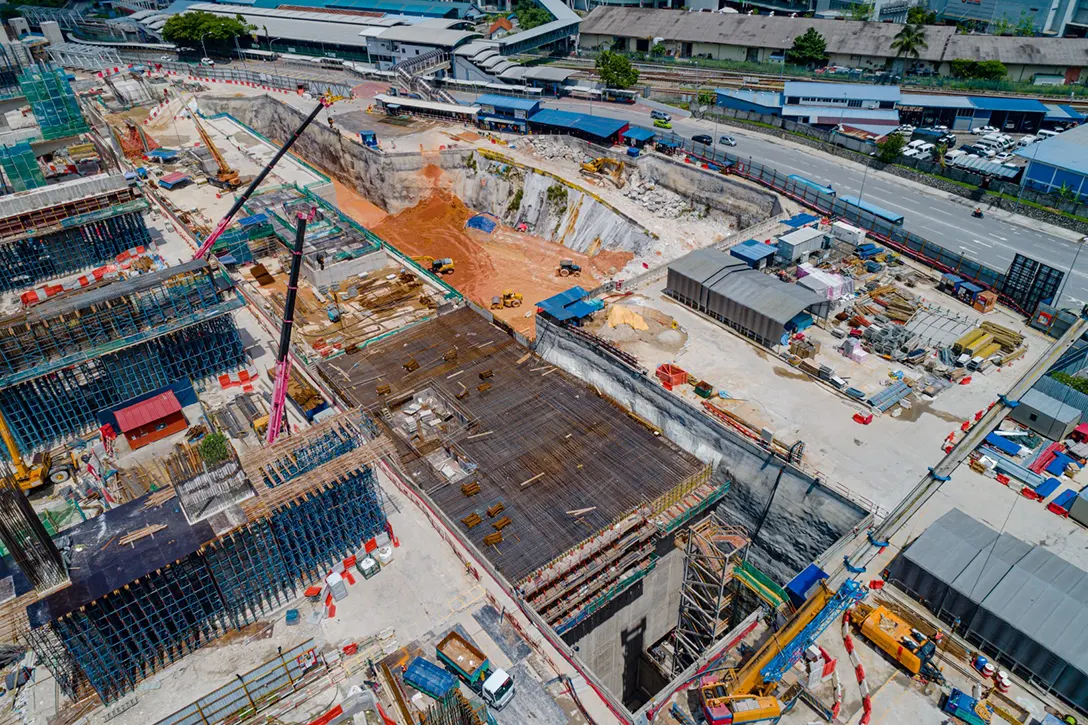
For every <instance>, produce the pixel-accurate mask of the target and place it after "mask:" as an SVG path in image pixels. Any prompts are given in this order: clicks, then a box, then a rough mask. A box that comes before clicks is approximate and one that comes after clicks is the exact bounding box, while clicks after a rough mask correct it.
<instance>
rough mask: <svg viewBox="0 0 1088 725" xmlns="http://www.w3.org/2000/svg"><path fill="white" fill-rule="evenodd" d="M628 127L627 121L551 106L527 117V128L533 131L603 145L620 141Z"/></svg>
mask: <svg viewBox="0 0 1088 725" xmlns="http://www.w3.org/2000/svg"><path fill="white" fill-rule="evenodd" d="M629 127H630V124H628V123H627V121H619V120H616V119H614V118H605V117H603V116H590V115H589V114H585V113H572V112H570V111H557V110H555V109H551V108H545V109H543V110H541V111H537V112H536V113H534V114H533V115H532V116H530V117H529V130H530V131H532V132H533V133H542V134H565V135H569V136H576V137H578V138H580V139H583V140H585V141H591V142H593V143H597V144H603V145H605V146H611V145H613V144H616V143H621V142H622V140H623V135H624V133H626V131H627V129H628V128H629Z"/></svg>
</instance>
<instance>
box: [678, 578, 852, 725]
mask: <svg viewBox="0 0 1088 725" xmlns="http://www.w3.org/2000/svg"><path fill="white" fill-rule="evenodd" d="M863 593H864V589H863V588H862V587H861V585H860V584H858V583H857V582H855V581H852V580H848V581H847V582H846V583H845V584H843V586H842V587H840V589H839V591H838V592H832V591H831V590H830V589H828V588H827V585H826V584H824V583H823V582H822V581H821V582H820V583H819V584H818V585H817V588H816V590H815V591H814V592H813V593H812V595H811V596H809V598H808V599H807V600H806V601H805V603H804V604H802V605H801V607H800V608H799V609H798V610H797V611H796V612H794V613H793V615H792V616H791V617H790V618H789V620H788V621H787V622H786V624H785V626H783V627H782V629H780V630H778V631H777V632H775V633H774V634H773V635H771V637H770V638H769V639H768V640H767V641H766V642H765V643H764V644H763V646H762V647H760V648H759V650H757V651H756V653H755V654H754V655H752V656H751V657H750V658H749V659H748V661H747V662H746V663H745V664H744V666H743V667H741V668H740V669H739V670H738V669H732V668H731V669H727V670H725V673H724V674H723V675H722V676H721V678H720V679H719V680H718V681H714V678H715V676H716V675H707V676H704V677H703V679H702V682H701V687H700V688H699V697H700V701H701V702H702V706H703V716H704V717H705V718H706V721H707V722H708V723H709V725H740V724H741V723H754V722H764V721H768V722H770V721H775V720H777V719H778V718H779V717H781V715H782V703H781V702H780V701H779V700H778V698H777V697H775V696H774V693H775V690H776V688H777V686H778V682H779V681H780V680H781V679H782V676H783V675H784V674H785V673H786V671H787V670H789V668H790V667H792V666H793V665H794V664H795V663H796V662H797V661H798V660H799V659H800V658H801V655H802V653H803V652H804V651H805V649H807V648H808V647H809V646H810V645H811V644H812V643H813V642H814V641H816V638H817V637H818V636H819V635H820V633H821V632H823V630H824V629H826V628H827V626H828V625H829V624H831V622H832V621H834V620H835V618H836V617H837V616H839V615H841V614H842V612H843V611H844V610H845V609H846V608H847V607H848V606H850V605H851V604H852V603H854V602H855V601H857V600H858V599H860V597H861V596H862V594H863Z"/></svg>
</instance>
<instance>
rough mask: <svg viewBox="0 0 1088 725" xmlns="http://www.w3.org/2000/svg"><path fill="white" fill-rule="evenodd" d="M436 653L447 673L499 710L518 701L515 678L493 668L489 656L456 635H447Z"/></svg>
mask: <svg viewBox="0 0 1088 725" xmlns="http://www.w3.org/2000/svg"><path fill="white" fill-rule="evenodd" d="M435 652H436V654H437V655H438V661H439V662H441V663H442V664H444V665H445V666H446V669H447V670H449V671H450V672H451V673H453V674H454V675H456V676H457V677H458V679H460V680H461V681H462V682H464V683H465V684H466V685H468V686H469V688H471V689H472V691H473V692H475V693H477V694H478V695H480V697H482V698H483V699H484V702H486V703H487V704H488V705H490V706H491V707H493V708H495V709H496V710H501V709H502V708H504V707H505V706H506V704H507V703H508V702H510V701H511V700H512V699H514V678H513V677H511V676H510V675H509V673H507V672H506V671H505V670H502V669H499V668H492V667H491V661H490V660H488V658H487V656H486V655H485V654H484V653H483V652H481V651H480V650H479V649H478V648H477V647H476V646H475V645H474V644H472V642H469V641H468V640H467V639H465V638H464V637H462V636H461V635H460V634H458V633H457V632H456V631H453V632H450V633H449V634H447V635H446V636H445V637H444V638H443V639H442V641H441V642H439V643H438V645H437V646H436V647H435Z"/></svg>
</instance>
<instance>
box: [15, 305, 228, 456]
mask: <svg viewBox="0 0 1088 725" xmlns="http://www.w3.org/2000/svg"><path fill="white" fill-rule="evenodd" d="M245 361H246V355H245V346H244V345H243V344H242V340H241V338H240V337H239V335H238V329H237V328H236V327H235V326H234V321H233V320H232V319H231V318H230V317H229V316H228V315H225V314H223V315H222V316H220V317H216V318H213V319H210V320H204V321H201V322H199V323H198V324H196V325H193V326H191V327H186V328H184V329H181V330H178V331H175V332H173V333H170V334H167V335H164V336H161V337H157V338H154V339H152V340H149V341H148V342H145V343H143V344H140V345H135V346H132V347H128V348H125V349H123V350H119V351H117V352H115V353H111V354H108V355H103V356H100V357H96V358H94V359H88V360H85V361H83V362H81V363H79V364H77V365H74V366H69V367H65V368H61V369H59V370H55V371H53V372H50V373H49V374H47V375H42V376H38V377H35V378H34V379H32V380H29V381H27V382H22V383H19V384H17V385H11V386H8V387H5V388H2V389H0V410H3V412H4V416H5V418H6V419H7V422H8V426H9V427H10V428H11V431H12V434H13V435H14V436H15V441H16V443H17V445H18V446H19V450H20V451H23V452H24V453H30V452H32V451H34V450H37V449H40V448H43V447H47V446H52V445H54V444H56V443H59V442H61V441H63V440H66V439H68V438H70V437H71V436H74V435H79V434H82V433H85V432H87V431H90V430H92V429H94V428H95V427H96V426H97V425H98V422H97V419H96V417H95V414H96V413H97V412H98V411H100V410H103V409H105V408H112V407H114V406H116V405H118V404H120V403H123V402H124V401H126V400H129V399H131V398H133V397H135V396H137V395H142V394H144V393H147V392H150V391H152V390H155V389H157V388H161V387H163V386H165V385H169V384H170V383H172V382H174V381H177V380H203V379H205V378H209V377H211V376H213V375H217V374H219V373H221V372H224V371H226V370H233V369H236V368H238V367H240V366H242V365H244V364H245Z"/></svg>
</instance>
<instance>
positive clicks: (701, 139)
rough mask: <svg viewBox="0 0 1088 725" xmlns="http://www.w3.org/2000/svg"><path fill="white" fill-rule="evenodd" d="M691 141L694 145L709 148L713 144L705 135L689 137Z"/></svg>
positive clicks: (711, 139) (712, 140)
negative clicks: (697, 144)
mask: <svg viewBox="0 0 1088 725" xmlns="http://www.w3.org/2000/svg"><path fill="white" fill-rule="evenodd" d="M691 140H692V141H694V142H695V143H701V144H702V145H703V146H710V145H711V144H713V143H714V139H713V138H711V137H710V136H708V135H707V134H705V133H700V134H697V135H695V136H692V137H691Z"/></svg>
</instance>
